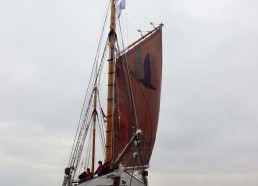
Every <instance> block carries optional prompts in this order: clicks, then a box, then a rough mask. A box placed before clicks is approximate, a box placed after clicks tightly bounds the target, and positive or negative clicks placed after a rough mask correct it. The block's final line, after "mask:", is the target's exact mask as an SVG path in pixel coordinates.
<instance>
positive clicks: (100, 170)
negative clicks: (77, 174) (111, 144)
mask: <svg viewBox="0 0 258 186" xmlns="http://www.w3.org/2000/svg"><path fill="white" fill-rule="evenodd" d="M98 164H99V167H98V168H97V170H96V171H95V172H94V174H98V176H101V175H103V172H102V169H103V165H102V161H99V162H98Z"/></svg>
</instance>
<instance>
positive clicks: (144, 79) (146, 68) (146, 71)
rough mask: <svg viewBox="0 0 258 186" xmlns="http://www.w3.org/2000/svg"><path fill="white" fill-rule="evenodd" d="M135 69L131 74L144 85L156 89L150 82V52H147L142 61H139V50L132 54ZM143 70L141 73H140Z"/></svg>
mask: <svg viewBox="0 0 258 186" xmlns="http://www.w3.org/2000/svg"><path fill="white" fill-rule="evenodd" d="M134 63H135V69H134V72H131V74H132V75H133V76H134V77H135V78H136V79H137V81H138V82H140V83H141V84H142V85H143V86H144V87H146V88H149V89H153V90H157V89H156V88H155V87H154V86H153V85H152V83H151V60H150V54H149V53H147V54H146V56H145V59H144V63H143V69H142V63H141V50H140V49H138V50H137V51H136V53H135V56H134ZM142 71H143V75H142Z"/></svg>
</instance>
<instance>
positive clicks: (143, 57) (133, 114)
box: [113, 27, 162, 167]
mask: <svg viewBox="0 0 258 186" xmlns="http://www.w3.org/2000/svg"><path fill="white" fill-rule="evenodd" d="M161 77H162V28H161V27H159V28H157V29H156V30H155V31H154V32H153V33H152V34H150V35H149V36H148V37H146V38H145V39H144V40H143V41H141V42H140V43H138V44H136V45H135V46H134V47H133V48H132V49H130V50H129V51H128V52H126V53H125V54H122V55H121V56H120V57H119V58H118V60H117V63H116V84H115V109H114V114H115V117H114V139H113V140H114V141H113V147H114V155H113V156H114V159H116V157H117V156H118V155H119V153H120V152H121V151H122V150H123V149H124V147H125V146H126V144H127V143H128V141H129V140H130V139H131V137H132V136H133V133H134V132H135V131H136V130H137V129H140V130H142V132H143V136H142V137H141V139H140V146H139V148H136V147H135V146H132V147H131V148H130V150H129V152H128V153H127V154H126V155H125V157H124V158H123V160H122V163H124V164H125V166H128V167H129V166H137V165H148V163H149V160H150V157H151V154H152V149H153V147H154V143H155V138H156V131H157V127H158V119H159V108H160V91H161ZM129 81H130V82H129ZM130 90H131V91H130ZM135 152H138V155H139V156H137V157H138V158H137V157H136V158H133V153H135Z"/></svg>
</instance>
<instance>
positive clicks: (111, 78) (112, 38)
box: [105, 0, 116, 163]
mask: <svg viewBox="0 0 258 186" xmlns="http://www.w3.org/2000/svg"><path fill="white" fill-rule="evenodd" d="M115 29H116V10H115V2H114V0H111V15H110V32H109V60H108V61H109V64H108V98H107V128H106V159H105V162H108V163H109V162H111V160H112V133H113V132H112V130H113V121H114V119H113V110H114V83H115V59H114V58H115V57H114V56H115V55H114V54H115V42H116V33H115Z"/></svg>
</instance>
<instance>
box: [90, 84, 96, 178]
mask: <svg viewBox="0 0 258 186" xmlns="http://www.w3.org/2000/svg"><path fill="white" fill-rule="evenodd" d="M93 106H94V110H93V127H92V129H93V130H92V156H91V172H92V174H94V163H95V141H96V117H97V87H95V88H94V102H93Z"/></svg>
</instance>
